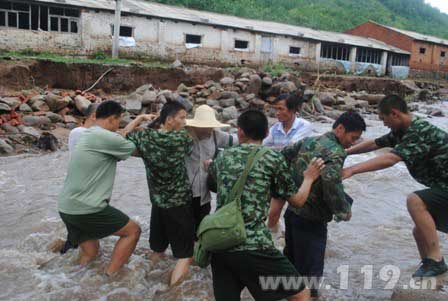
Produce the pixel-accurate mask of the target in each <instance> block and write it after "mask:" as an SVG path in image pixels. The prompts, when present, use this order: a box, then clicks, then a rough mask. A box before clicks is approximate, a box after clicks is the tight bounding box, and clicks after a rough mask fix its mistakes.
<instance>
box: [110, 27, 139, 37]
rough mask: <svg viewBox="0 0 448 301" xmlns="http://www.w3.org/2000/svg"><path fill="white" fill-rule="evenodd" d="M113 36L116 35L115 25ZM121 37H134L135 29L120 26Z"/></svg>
mask: <svg viewBox="0 0 448 301" xmlns="http://www.w3.org/2000/svg"><path fill="white" fill-rule="evenodd" d="M110 27H111V32H112V36H113V35H114V25H111V26H110ZM119 35H120V37H133V36H134V28H132V27H131V26H120V34H119Z"/></svg>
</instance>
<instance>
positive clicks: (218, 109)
mask: <svg viewBox="0 0 448 301" xmlns="http://www.w3.org/2000/svg"><path fill="white" fill-rule="evenodd" d="M213 109H214V110H215V111H216V112H219V113H221V112H222V110H223V108H222V107H220V106H213ZM215 115H216V114H215ZM218 119H219V118H218Z"/></svg>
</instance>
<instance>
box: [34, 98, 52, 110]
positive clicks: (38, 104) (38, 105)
mask: <svg viewBox="0 0 448 301" xmlns="http://www.w3.org/2000/svg"><path fill="white" fill-rule="evenodd" d="M31 108H32V109H33V111H43V112H48V111H50V107H49V106H48V105H47V103H46V102H45V101H43V100H36V101H34V102H33V104H32V105H31Z"/></svg>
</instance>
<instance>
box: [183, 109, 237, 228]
mask: <svg viewBox="0 0 448 301" xmlns="http://www.w3.org/2000/svg"><path fill="white" fill-rule="evenodd" d="M225 127H229V125H228V124H224V123H221V122H219V121H218V120H217V119H216V115H215V110H214V109H213V108H211V107H209V106H208V105H201V106H199V107H197V108H196V111H195V114H194V118H193V119H187V130H188V132H189V134H190V135H191V136H192V138H193V141H194V143H193V150H192V152H191V154H190V155H189V156H187V157H186V162H185V163H186V166H187V173H188V177H189V179H190V184H191V190H192V192H193V213H194V218H195V224H196V229H197V227H198V226H199V224H200V222H201V221H202V219H203V218H204V217H205V216H206V215H207V214H209V213H210V210H211V205H210V201H211V194H210V190H209V188H208V186H207V176H208V173H207V170H206V168H205V166H206V164H207V163H209V162H210V161H211V160H213V159H214V157H216V155H217V154H218V152H219V150H220V149H222V148H226V147H230V146H232V145H235V144H237V138H236V136H233V135H231V134H228V133H226V132H223V131H220V130H218V128H225ZM204 163H205V164H204Z"/></svg>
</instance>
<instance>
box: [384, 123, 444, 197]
mask: <svg viewBox="0 0 448 301" xmlns="http://www.w3.org/2000/svg"><path fill="white" fill-rule="evenodd" d="M375 142H376V144H377V145H378V146H380V147H393V148H394V149H393V150H392V153H394V154H396V155H397V156H399V157H400V158H401V159H402V160H403V161H404V163H405V164H406V167H407V168H408V170H409V172H410V173H411V175H412V177H413V178H414V179H415V180H416V181H417V182H419V183H421V184H423V185H425V186H427V187H430V188H437V189H442V190H445V191H448V133H446V132H444V131H442V130H441V129H439V128H438V127H436V126H434V125H432V124H430V123H429V122H428V121H425V120H423V119H421V118H418V117H414V118H413V119H412V122H411V125H410V126H409V128H408V129H407V130H406V131H405V132H395V133H394V132H390V133H389V134H387V135H384V136H383V137H380V138H378V139H376V140H375Z"/></svg>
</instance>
